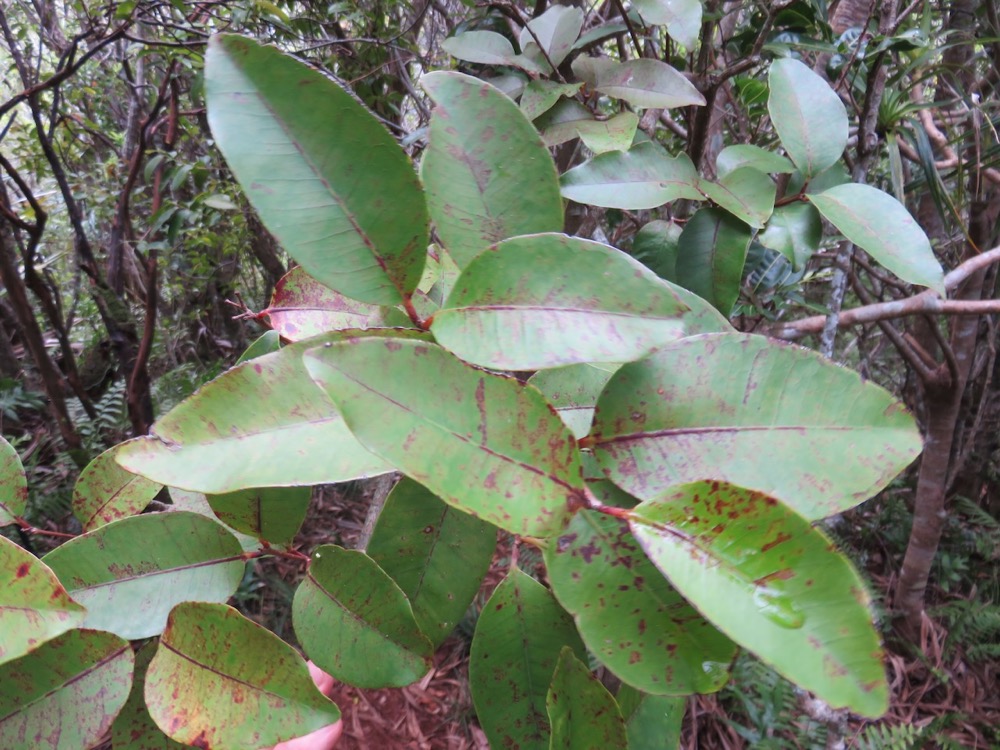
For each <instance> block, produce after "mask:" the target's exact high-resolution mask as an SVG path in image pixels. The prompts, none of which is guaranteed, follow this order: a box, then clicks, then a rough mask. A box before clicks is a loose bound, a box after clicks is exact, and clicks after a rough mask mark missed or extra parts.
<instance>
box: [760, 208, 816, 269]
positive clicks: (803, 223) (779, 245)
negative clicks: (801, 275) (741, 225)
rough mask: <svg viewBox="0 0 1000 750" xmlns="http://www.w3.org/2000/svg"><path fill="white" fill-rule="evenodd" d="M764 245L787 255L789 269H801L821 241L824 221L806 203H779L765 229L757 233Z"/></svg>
mask: <svg viewBox="0 0 1000 750" xmlns="http://www.w3.org/2000/svg"><path fill="white" fill-rule="evenodd" d="M757 239H758V240H759V241H760V244H762V245H763V246H764V247H769V248H771V249H772V250H777V251H778V252H779V253H781V254H782V255H784V256H785V257H786V258H788V260H789V261H791V263H792V268H794V269H795V270H796V271H798V270H800V269H802V268H803V267H804V266H805V264H806V261H808V260H809V258H811V257H812V254H813V253H814V252H816V250H817V249H818V248H819V244H820V242H822V241H823V223H822V221H821V220H820V217H819V213H818V212H817V211H816V209H815V208H814V207H813V206H811V205H809V204H808V203H789V204H788V205H787V206H778V207H776V208H775V209H774V213H773V214H772V215H771V218H770V219H769V220H768V222H767V228H766V229H765V230H764V231H763V232H761V233H760V234H759V235H757Z"/></svg>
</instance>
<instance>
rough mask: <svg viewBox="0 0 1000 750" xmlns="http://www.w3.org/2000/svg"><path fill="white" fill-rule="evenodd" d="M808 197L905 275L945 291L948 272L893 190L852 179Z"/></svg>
mask: <svg viewBox="0 0 1000 750" xmlns="http://www.w3.org/2000/svg"><path fill="white" fill-rule="evenodd" d="M809 201H810V202H811V203H812V204H813V205H814V206H816V208H817V209H818V210H819V212H820V213H821V214H823V218H824V219H826V220H827V221H829V222H830V223H831V224H833V225H834V226H835V227H837V229H839V230H840V231H841V232H842V233H843V235H844V236H845V237H847V239H849V240H850V241H851V242H853V243H854V244H855V245H857V246H858V247H860V248H862V249H864V250H866V251H867V252H868V254H869V255H871V256H872V257H873V258H874V259H875V260H877V261H878V262H879V263H881V264H882V265H883V266H885V267H886V268H888V269H889V270H890V271H892V272H893V273H894V274H896V275H897V276H898V277H899V278H901V279H903V281H908V282H910V283H911V284H920V285H921V286H926V287H929V288H930V289H933V290H934V291H935V292H937V293H938V294H940V295H941V296H942V297H945V296H947V294H948V292H947V290H946V289H945V287H944V272H943V271H942V270H941V264H940V263H938V261H937V258H935V257H934V251H933V250H932V249H931V243H930V241H929V240H928V239H927V235H926V234H925V233H924V230H923V229H921V228H920V225H919V224H917V222H916V221H914V219H913V217H912V216H910V212H909V211H907V210H906V207H905V206H904V205H903V204H902V203H900V202H899V201H897V200H896V199H895V198H893V197H892V196H891V195H889V194H888V193H883V192H882V191H881V190H878V189H877V188H873V187H871V186H870V185H859V184H857V183H853V182H852V183H848V184H846V185H838V186H836V187H832V188H829V189H828V190H824V191H823V192H822V193H817V194H815V195H810V196H809Z"/></svg>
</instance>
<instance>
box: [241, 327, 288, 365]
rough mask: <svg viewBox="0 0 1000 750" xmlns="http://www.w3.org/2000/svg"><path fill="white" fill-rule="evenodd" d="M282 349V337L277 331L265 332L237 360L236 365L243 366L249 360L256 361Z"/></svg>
mask: <svg viewBox="0 0 1000 750" xmlns="http://www.w3.org/2000/svg"><path fill="white" fill-rule="evenodd" d="M280 348H281V336H280V334H279V333H278V332H277V331H264V333H262V334H261V335H260V336H259V337H257V338H256V339H254V341H253V343H251V344H250V346H248V347H247V348H246V350H245V351H244V352H243V354H241V355H240V358H239V359H238V360H236V364H238V365H239V364H242V363H244V362H246V361H247V360H249V359H256V358H257V357H261V356H263V355H265V354H271V353H273V352H276V351H278V350H279V349H280Z"/></svg>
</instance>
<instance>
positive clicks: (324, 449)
mask: <svg viewBox="0 0 1000 750" xmlns="http://www.w3.org/2000/svg"><path fill="white" fill-rule="evenodd" d="M355 335H357V332H350V333H345V332H337V333H329V334H326V335H324V336H322V337H319V338H316V339H309V340H306V341H301V342H298V343H295V344H291V345H290V346H286V347H285V348H283V349H282V350H281V351H279V352H275V353H273V354H265V355H263V356H261V357H257V358H256V359H253V360H251V361H249V362H244V363H243V364H241V365H237V366H236V367H234V368H233V369H231V370H229V371H227V372H226V373H224V374H223V375H221V376H220V377H218V378H216V379H215V380H213V381H211V382H209V383H207V384H206V385H204V386H202V388H200V389H199V390H198V391H197V392H196V393H195V394H194V395H193V396H191V397H190V398H188V399H185V400H184V401H182V402H181V403H180V404H178V405H177V406H175V407H174V408H173V409H171V410H170V411H169V412H168V413H167V414H166V415H164V416H163V417H161V418H160V419H159V420H158V421H157V422H156V424H154V425H153V428H152V430H151V432H152V434H151V435H150V436H149V437H146V438H138V439H136V440H132V441H130V442H128V443H126V444H124V445H123V446H122V447H121V448H120V450H119V451H118V456H117V460H118V462H119V463H120V464H121V465H122V466H124V467H125V468H126V469H127V470H129V471H134V472H135V473H136V474H142V475H143V476H145V477H148V478H150V479H153V480H156V481H160V482H163V483H164V484H166V485H169V486H171V487H181V488H183V489H189V490H194V491H198V492H206V493H209V494H220V493H224V492H232V491H234V490H241V489H246V488H248V487H280V486H289V485H300V486H304V485H313V484H326V483H331V482H343V481H347V480H349V479H356V478H359V477H365V476H375V475H378V474H384V473H385V472H387V471H389V470H390V468H391V467H390V466H389V465H388V464H386V463H385V462H384V461H383V460H381V459H379V458H377V457H375V456H374V455H372V454H371V453H370V452H368V451H367V450H365V449H364V448H363V447H362V446H361V445H360V444H359V443H358V441H357V440H356V439H355V438H354V436H353V435H352V434H351V432H350V430H349V429H348V428H347V425H345V424H344V420H343V419H342V418H341V416H340V413H339V412H338V411H337V408H336V407H335V406H334V405H333V402H332V401H330V399H328V398H326V397H324V395H323V394H322V393H321V392H319V391H318V390H317V389H316V386H315V384H314V383H313V381H312V378H310V377H309V374H308V373H307V372H306V369H305V365H303V363H302V353H303V352H304V351H306V350H307V349H309V348H310V347H313V346H316V345H318V344H320V343H323V342H326V341H340V340H345V339H348V338H350V337H352V336H355ZM365 335H366V336H393V337H395V336H416V337H418V338H420V337H424V336H425V334H422V333H420V332H417V331H413V332H410V331H401V330H396V331H389V330H382V331H367V332H366V333H365ZM248 405H252V406H253V408H247V407H248ZM317 455H323V456H324V458H323V460H322V461H317V460H316V456H317Z"/></svg>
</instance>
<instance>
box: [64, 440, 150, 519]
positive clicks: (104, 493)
mask: <svg viewBox="0 0 1000 750" xmlns="http://www.w3.org/2000/svg"><path fill="white" fill-rule="evenodd" d="M118 448H119V446H115V447H114V448H111V449H109V450H106V451H104V453H102V454H101V455H99V456H98V457H97V458H95V459H94V460H93V461H91V462H90V464H89V465H88V466H87V467H86V468H85V469H84V470H83V471H82V472H81V473H80V477H79V479H77V480H76V485H75V486H74V487H73V515H74V516H76V517H77V518H78V519H79V520H80V523H81V524H83V530H84V531H93V530H94V529H96V528H98V527H100V526H103V525H104V524H106V523H109V522H111V521H116V520H118V519H119V518H128V517H129V516H134V515H136V514H137V513H141V512H142V510H143V508H145V507H146V506H147V505H149V503H150V501H151V500H152V499H153V498H154V497H156V495H157V493H159V491H160V490H161V489H163V485H162V484H159V483H157V482H151V481H149V480H148V479H146V478H145V477H141V476H139V475H137V474H133V473H132V472H129V471H125V469H123V468H122V467H121V466H119V465H118V464H117V463H116V461H115V457H116V456H117V454H118Z"/></svg>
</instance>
